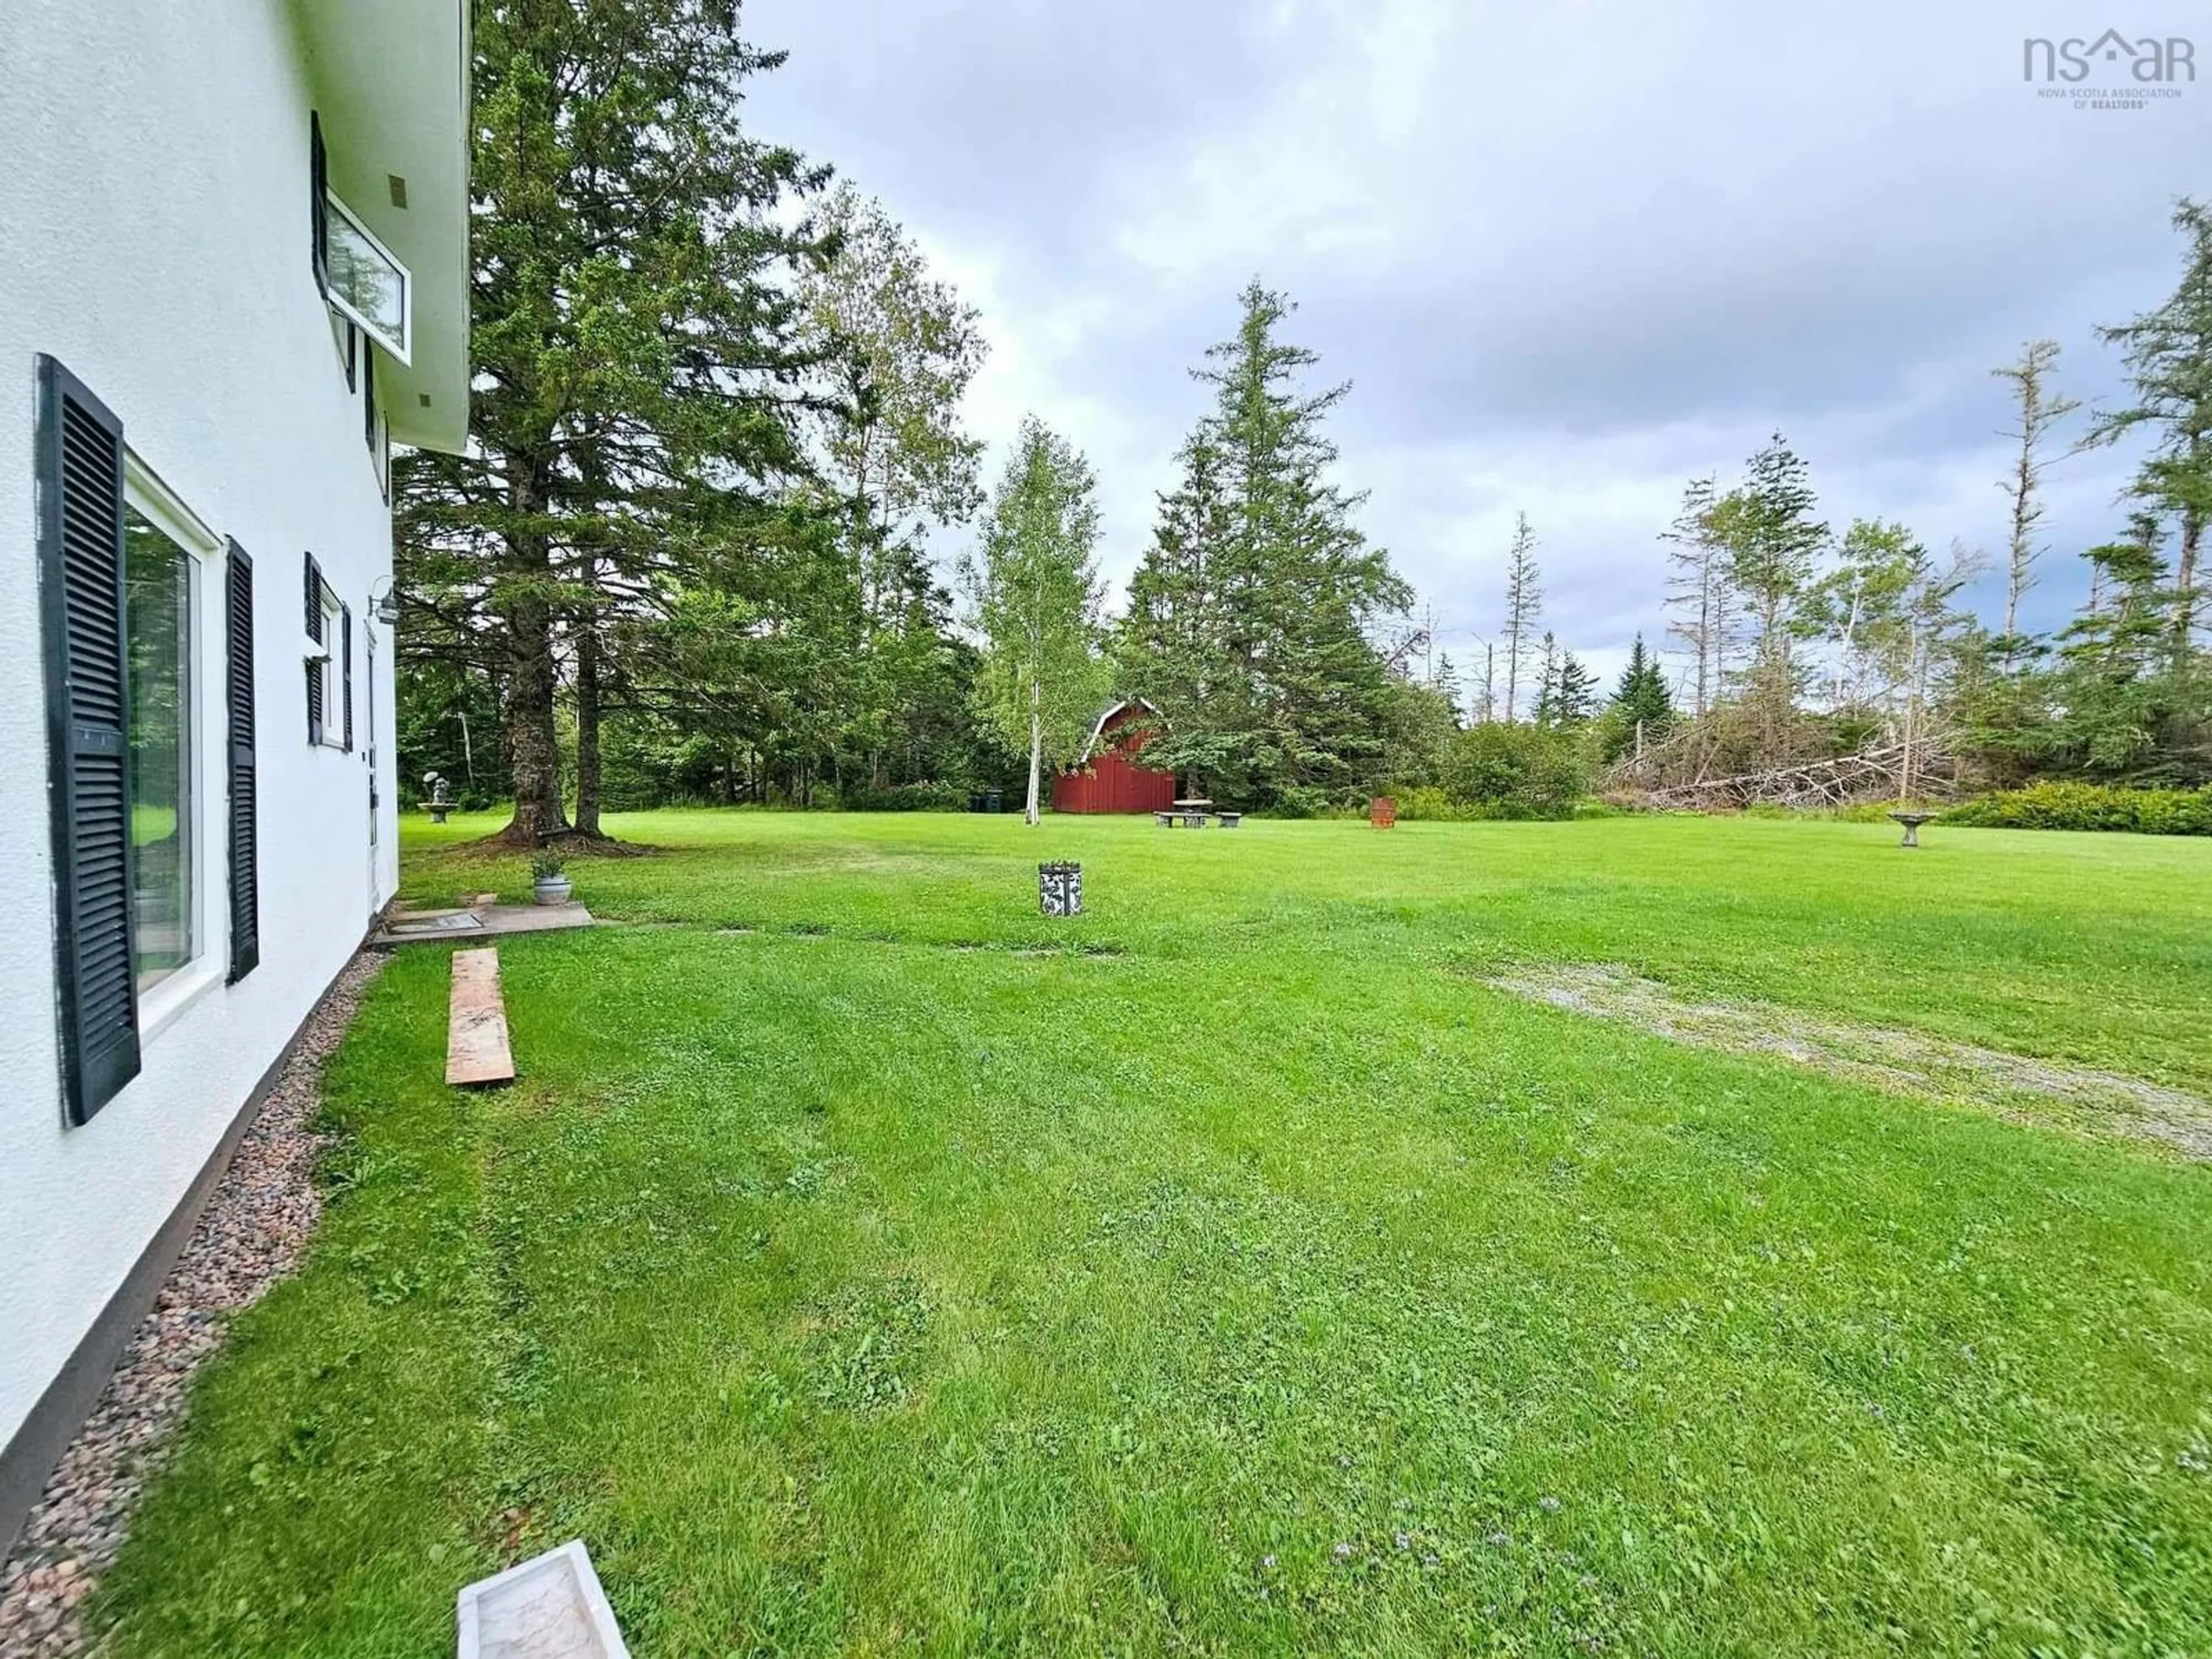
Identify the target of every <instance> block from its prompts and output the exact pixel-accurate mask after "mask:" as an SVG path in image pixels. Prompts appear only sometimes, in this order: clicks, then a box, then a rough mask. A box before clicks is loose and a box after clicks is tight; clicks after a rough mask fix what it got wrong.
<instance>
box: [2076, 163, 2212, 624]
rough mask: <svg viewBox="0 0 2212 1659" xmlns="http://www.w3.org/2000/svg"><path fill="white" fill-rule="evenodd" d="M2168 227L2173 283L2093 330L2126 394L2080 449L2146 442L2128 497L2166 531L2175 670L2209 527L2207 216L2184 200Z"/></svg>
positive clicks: (2211, 414) (2211, 210)
mask: <svg viewBox="0 0 2212 1659" xmlns="http://www.w3.org/2000/svg"><path fill="white" fill-rule="evenodd" d="M2173 228H2175V229H2176V230H2177V231H2179V232H2180V233H2181V234H2182V235H2183V236H2185V238H2186V239H2187V242H2188V246H2187V252H2186V255H2185V263H2184V266H2183V270H2182V276H2181V282H2180V284H2179V286H2178V287H2177V288H2176V289H2174V291H2173V293H2172V295H2171V296H2170V297H2169V298H2168V299H2167V300H2166V303H2165V304H2163V305H2161V306H2160V307H2158V309H2156V310H2155V311H2150V312H2146V313H2143V314H2142V315H2141V316H2139V317H2137V318H2136V319H2135V320H2134V321H2132V322H2129V323H2124V324H2121V325H2118V326H2117V327H2112V328H2105V329H2100V330H2099V333H2100V334H2101V335H2102V336H2103V337H2104V338H2105V339H2106V341H2107V342H2109V343H2112V344H2115V345H2118V347H2119V348H2120V349H2121V354H2122V356H2123V358H2124V361H2125V362H2126V363H2127V366H2128V368H2129V370H2130V374H2131V375H2132V377H2133V380H2134V388H2133V393H2134V395H2133V398H2132V399H2131V401H2130V402H2129V403H2128V404H2127V405H2126V406H2125V407H2124V408H2121V409H2118V410H2110V411H2108V412H2106V413H2104V414H2102V415H2100V416H2099V417H2098V418H2097V420H2096V421H2095V422H2093V424H2092V426H2091V428H2090V430H2089V435H2088V438H2087V441H2088V442H2090V443H2093V444H2109V443H2112V442H2115V441H2118V439H2119V438H2121V437H2122V436H2124V435H2127V434H2130V433H2134V432H2137V431H2148V433H2149V434H2150V435H2151V442H2152V451H2151V453H2150V455H2149V457H2148V459H2146V460H2145V461H2144V463H2143V465H2142V470H2141V471H2140V472H2139V473H2138V474H2137V476H2136V483H2135V494H2136V495H2137V496H2138V497H2139V498H2140V499H2141V500H2142V502H2143V503H2144V506H2145V508H2146V510H2148V511H2149V512H2152V513H2156V514H2157V515H2159V516H2160V518H2162V519H2165V520H2168V521H2169V522H2170V523H2171V524H2172V527H2173V537H2174V557H2173V580H2172V586H2173V603H2172V606H2171V607H2170V610H2169V614H2168V617H2167V638H2168V640H2169V642H2170V647H2171V653H2172V657H2173V659H2174V660H2175V662H2176V664H2177V665H2180V664H2181V663H2182V662H2183V660H2184V659H2185V658H2186V657H2187V655H2188V653H2189V651H2190V648H2191V643H2192V639H2193V635H2194V630H2195V629H2196V627H2197V614H2198V590H2199V586H2200V585H2201V583H2202V581H2203V575H2202V563H2201V561H2202V557H2203V539H2204V526H2205V522H2206V520H2208V518H2212V207H2208V206H2206V205H2205V204H2202V203H2197V202H2193V201H2190V200H2187V199H2184V200H2182V201H2181V202H2179V203H2178V204H2176V205H2175V207H2174V210H2173Z"/></svg>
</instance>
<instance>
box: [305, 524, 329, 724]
mask: <svg viewBox="0 0 2212 1659" xmlns="http://www.w3.org/2000/svg"><path fill="white" fill-rule="evenodd" d="M307 637H308V638H309V639H311V640H313V641H314V642H315V643H316V644H318V645H322V644H325V640H324V639H323V573H322V570H321V568H320V567H319V566H318V565H317V564H316V563H315V556H314V555H313V554H312V553H310V554H308V555H307ZM322 740H323V665H322V664H321V663H319V662H316V661H313V660H312V659H311V660H310V661H309V662H308V664H307V741H308V742H309V743H320V742H321V741H322Z"/></svg>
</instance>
